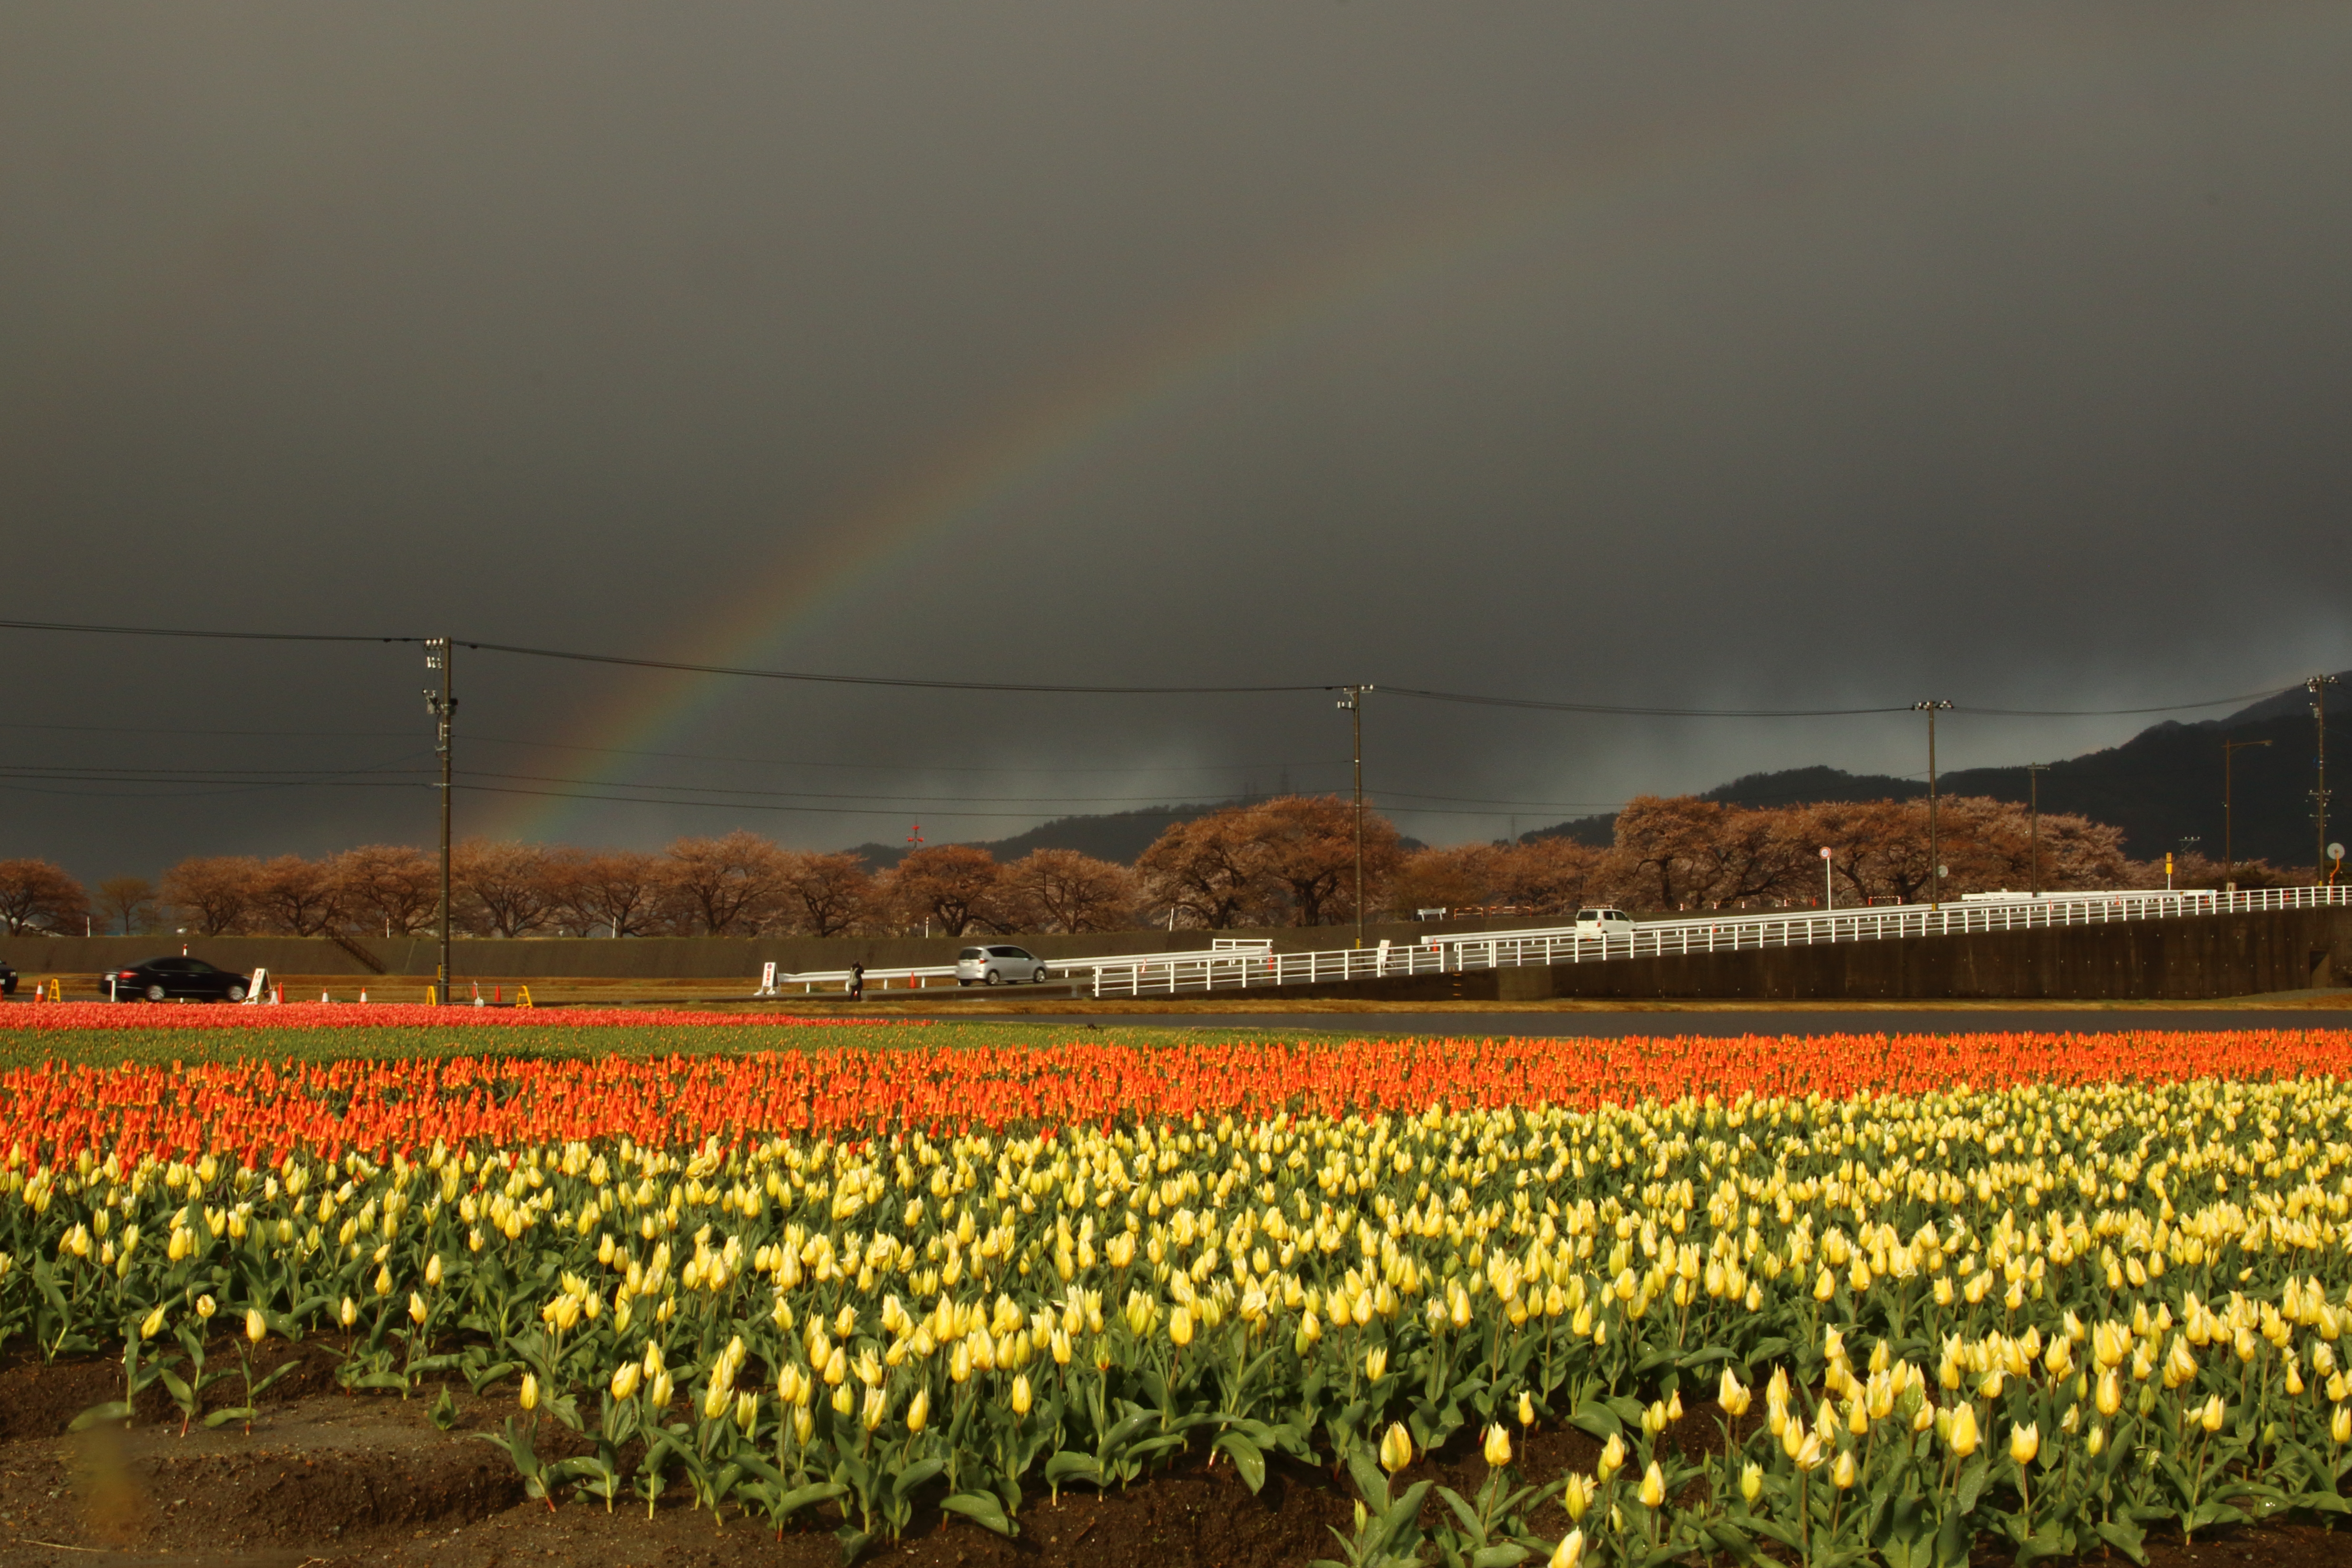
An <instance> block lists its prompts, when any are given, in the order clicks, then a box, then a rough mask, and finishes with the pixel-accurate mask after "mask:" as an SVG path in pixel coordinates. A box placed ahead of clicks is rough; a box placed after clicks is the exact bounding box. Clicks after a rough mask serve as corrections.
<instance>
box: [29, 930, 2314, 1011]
mask: <svg viewBox="0 0 2352 1568" xmlns="http://www.w3.org/2000/svg"><path fill="white" fill-rule="evenodd" d="M1530 923H1534V922H1528V921H1497V922H1496V923H1495V925H1494V927H1493V929H1496V930H1508V929H1512V928H1513V927H1519V928H1524V927H1525V926H1526V925H1528V924H1530ZM1477 929H1481V928H1480V927H1478V926H1476V925H1475V924H1473V923H1471V922H1467V921H1464V922H1454V923H1451V924H1448V925H1446V926H1444V927H1422V926H1414V925H1402V924H1396V925H1379V926H1371V927H1368V928H1366V931H1365V940H1366V941H1367V942H1378V941H1380V940H1381V939H1382V938H1384V937H1385V938H1387V939H1388V940H1390V941H1391V942H1401V943H1409V942H1414V941H1416V940H1417V939H1418V938H1419V936H1420V935H1421V934H1422V932H1423V931H1428V930H1444V931H1472V930H1477ZM1223 934H1227V935H1234V936H1264V937H1266V938H1268V939H1270V940H1272V941H1273V942H1274V943H1275V945H1276V947H1277V948H1280V949H1282V950H1284V951H1288V952H1297V951H1301V950H1305V949H1307V948H1318V947H1331V946H1335V945H1338V944H1339V943H1340V942H1344V941H1346V940H1347V939H1348V936H1349V934H1350V933H1349V931H1348V930H1347V929H1346V928H1342V927H1335V926H1322V927H1317V928H1312V929H1308V930H1304V931H1302V930H1298V929H1296V928H1286V929H1282V930H1277V931H1234V932H1227V933H1223ZM181 940H182V939H180V938H179V937H177V936H171V937H163V938H157V937H5V938H0V956H5V957H6V958H7V959H8V960H9V961H10V962H11V963H14V964H16V967H17V968H18V969H20V970H23V971H25V972H26V973H38V974H47V973H66V974H77V973H79V974H89V973H100V972H102V971H104V970H106V969H109V968H114V967H118V966H121V965H123V964H127V963H138V962H140V961H142V960H143V959H148V958H154V957H158V956H161V955H162V954H164V953H168V952H178V951H179V949H180V944H181ZM982 940H987V939H982V938H955V937H931V938H923V937H899V938H887V937H876V938H865V937H857V938H826V939H818V938H808V937H778V938H734V937H631V938H626V939H624V940H621V941H617V942H615V941H613V940H611V939H609V938H605V939H588V938H546V939H541V938H526V939H520V940H514V941H507V940H501V939H497V938H466V939H463V940H461V941H459V942H457V946H456V951H455V954H454V963H455V967H456V970H457V974H458V976H459V977H460V978H464V977H467V976H478V977H480V978H483V979H489V978H491V977H494V976H495V977H498V978H501V979H517V980H539V979H550V980H552V979H560V978H589V977H594V978H603V979H621V980H714V981H716V980H725V981H741V982H748V981H750V980H751V979H753V978H755V977H756V976H757V975H758V974H759V973H760V966H761V964H762V963H768V962H770V961H773V962H774V963H776V964H777V965H778V967H779V968H781V969H782V970H785V971H787V972H790V971H794V970H824V969H839V968H843V967H845V966H846V965H848V964H849V963H851V962H853V961H856V962H860V963H865V964H866V965H867V966H868V967H869V968H884V967H896V966H899V965H906V964H930V963H949V962H950V961H951V960H952V959H953V958H954V957H955V953H956V950H957V949H958V948H960V947H962V946H964V945H966V943H968V942H975V941H982ZM1011 940H1014V941H1017V942H1020V943H1021V944H1022V945H1023V946H1024V947H1027V948H1028V949H1030V951H1032V952H1036V953H1039V954H1041V955H1043V956H1045V957H1047V958H1078V957H1087V956H1091V955H1094V954H1098V953H1111V952H1168V951H1171V950H1194V949H1198V948H1201V947H1202V946H1205V945H1206V944H1207V942H1208V937H1207V935H1206V933H1203V932H1201V931H1175V932H1172V933H1171V932H1170V931H1118V932H1112V933H1108V934H1100V933H1094V934H1087V935H1084V936H1024V937H1019V938H1014V939H1011ZM186 941H187V947H188V951H189V952H192V953H194V955H195V956H196V957H198V958H203V959H205V960H208V961H209V962H211V963H216V964H218V965H220V966H221V967H222V968H224V969H235V970H238V971H250V970H252V969H255V968H257V967H261V966H267V967H268V969H270V970H271V971H272V972H273V973H279V974H301V975H322V976H323V975H349V976H352V977H353V978H356V979H362V980H363V979H364V978H365V977H366V976H368V975H370V974H375V973H383V974H393V975H403V976H411V977H415V976H429V975H430V974H432V973H433V965H434V962H435V957H436V948H435V944H434V943H433V942H431V941H430V940H428V939H424V938H417V939H414V940H410V939H401V938H395V939H394V940H391V941H385V940H383V939H382V938H372V939H365V940H362V941H359V942H356V943H355V944H354V945H356V946H357V947H358V948H360V949H361V950H362V952H365V953H366V954H367V955H368V957H369V959H371V960H372V961H373V965H380V966H381V967H373V966H371V965H370V964H367V963H362V962H361V961H360V959H359V958H358V957H356V956H354V955H353V954H352V953H351V952H346V951H345V950H344V949H342V948H341V947H339V946H338V945H336V944H335V943H333V942H329V941H327V940H325V939H323V938H302V937H191V938H188V939H186ZM2347 978H2352V910H2341V909H2337V910H2269V911H2263V912H2261V913H2246V914H2228V915H2194V916H2189V917H2185V918H2182V919H2179V920H2156V921H2122V922H2118V923H2116V924H2114V925H2095V926H2059V927H2050V928H2043V929H2040V930H2035V931H1975V932H1970V933H1969V934H1967V935H1963V936H1931V937H1912V938H1907V939H1904V940H1899V941H1888V942H1838V943H1824V944H1822V945H1821V946H1816V947H1783V948H1765V949H1760V950H1751V951H1748V952H1718V953H1688V954H1680V955H1675V956H1670V957H1662V958H1636V959H1621V960H1614V961H1612V962H1609V963H1581V964H1559V965H1555V966H1552V967H1549V968H1544V967H1535V966H1530V967H1527V968H1521V969H1502V970H1486V971H1477V972H1473V973H1468V974H1458V975H1457V974H1442V975H1420V976H1414V977H1411V978H1399V979H1394V980H1369V981H1355V982H1351V983H1349V984H1336V985H1324V986H1317V987H1312V988H1309V987H1305V986H1286V987H1284V988H1283V993H1282V994H1284V995H1286V996H1296V997H1302V998H1303V997H1311V996H1360V997H1366V998H1379V999H1385V1000H1392V1001H1417V1000H1428V1001H1442V1000H1451V999H1454V998H1460V999H1463V1000H1465V1001H1506V1002H1536V1001H1545V1000H1549V999H1551V998H1555V997H1592V998H1598V999H1612V998H1613V999H1619V1000H1625V1001H1633V1000H1640V999H1644V998H1653V999H1654V998H1659V997H1692V998H1721V999H1726V1000H1739V999H1748V1000H1775V999H1777V1000H1787V1001H1828V1000H1832V999H1839V998H1848V999H1853V1000H1874V999H1876V1000H1897V999H1912V1000H1935V999H1938V998H1986V999H2005V998H2018V999H2026V998H2042V999H2047V1000H2053V1001H2055V1000H2070V1001H2089V1000H2111V1001H2124V1000H2130V999H2135V998H2141V999H2158V998H2166V999H2175V1000H2195V999H2198V998H2201V997H2214V996H2243V995H2249V994H2253V993H2256V992H2263V991H2291V990H2298V989H2301V988H2303V987H2305V986H2315V985H2333V984H2339V983H2341V982H2342V981H2344V980H2345V979H2347Z"/></svg>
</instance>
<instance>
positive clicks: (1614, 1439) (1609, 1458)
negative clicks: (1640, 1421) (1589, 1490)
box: [1595, 1432, 1625, 1481]
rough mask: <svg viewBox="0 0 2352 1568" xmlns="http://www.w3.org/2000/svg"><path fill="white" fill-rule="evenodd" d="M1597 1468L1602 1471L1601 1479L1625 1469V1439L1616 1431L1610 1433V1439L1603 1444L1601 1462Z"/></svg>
mask: <svg viewBox="0 0 2352 1568" xmlns="http://www.w3.org/2000/svg"><path fill="white" fill-rule="evenodd" d="M1595 1468H1597V1469H1598V1470H1599V1471H1600V1474H1601V1479H1602V1480H1604V1481H1605V1480H1607V1479H1609V1478H1610V1477H1612V1476H1613V1475H1615V1474H1616V1473H1617V1472H1618V1471H1620V1470H1622V1469H1623V1468H1625V1439H1624V1438H1623V1437H1622V1436H1619V1435H1618V1434H1616V1433H1614V1432H1612V1433H1610V1434H1609V1441H1607V1442H1606V1443H1603V1444H1602V1445H1601V1462H1600V1464H1599V1465H1598V1466H1597V1467H1595Z"/></svg>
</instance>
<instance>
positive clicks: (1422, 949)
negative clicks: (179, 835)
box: [760, 885, 2352, 996]
mask: <svg viewBox="0 0 2352 1568" xmlns="http://www.w3.org/2000/svg"><path fill="white" fill-rule="evenodd" d="M2346 904H2352V885H2347V886H2345V887H2328V888H2320V887H2314V888H2258V889H2241V890H2237V891H2231V892H2216V891H2207V890H2199V891H2183V892H2171V893H2168V892H2139V891H2105V892H2087V893H2042V894H2027V893H2019V894H2016V895H2014V896H2013V897H2001V896H1999V895H1990V896H1989V895H1981V894H1979V895H1973V896H1970V897H1969V898H1967V899H1965V900H1959V901H1956V902H1952V903H1948V904H1944V905H1942V906H1940V907H1938V906H1936V905H1930V904H1899V905H1893V906H1883V907H1879V908H1864V909H1852V910H1776V911H1773V912H1770V913H1767V914H1728V913H1720V912H1718V913H1714V914H1705V915H1696V916H1691V917H1688V918H1685V919H1677V920H1660V921H1643V922H1642V923H1641V924H1638V925H1636V926H1634V927H1633V930H1632V931H1631V932H1630V933H1625V934H1620V935H1606V936H1604V935H1600V934H1597V933H1588V934H1579V933H1578V931H1577V930H1576V928H1575V927H1573V926H1559V927H1551V928H1547V929H1543V930H1537V931H1488V932H1481V933H1478V934H1476V935H1462V936H1445V935H1438V936H1431V937H1427V938H1425V939H1423V941H1420V942H1412V943H1404V942H1381V943H1380V944H1379V945H1378V946H1375V947H1340V948H1325V949H1321V950H1318V951H1314V952H1275V951H1274V950H1273V948H1272V946H1271V944H1270V943H1268V942H1264V941H1242V940H1238V939H1219V940H1218V941H1216V942H1215V943H1214V945H1213V946H1212V947H1210V948H1208V949H1205V950H1200V951H1195V952H1150V953H1124V954H1117V955H1112V956H1108V957H1097V958H1061V959H1054V958H1048V959H1041V960H1039V962H1040V963H1044V964H1045V967H1046V968H1047V969H1049V970H1052V971H1055V972H1057V973H1061V974H1064V975H1066V976H1067V977H1068V978H1070V979H1072V980H1076V981H1077V982H1079V983H1080V984H1086V983H1087V981H1088V980H1091V982H1092V990H1093V994H1095V995H1097V996H1147V995H1160V996H1164V995H1173V994H1178V993H1181V992H1186V991H1225V990H1243V989H1251V988H1256V987H1262V986H1278V985H1312V984H1326V983H1329V982H1333V981H1341V980H1377V979H1385V978H1388V977H1390V976H1401V975H1409V974H1458V973H1465V972H1467V971H1470V970H1476V969H1512V968H1517V967H1520V966H1523V965H1529V964H1555V963H1607V962H1610V961H1612V960H1617V959H1627V958H1652V957H1657V956H1661V955H1665V954H1678V953H1688V952H1741V951H1744V950H1747V949H1750V948H1765V947H1808V946H1811V945H1814V944H1816V943H1821V942H1885V941H1889V940H1892V939H1894V938H1897V937H1909V936H1947V935H1958V934H1960V933H1962V932H1965V931H2020V930H2027V929H2031V928H2032V927H2036V926H2075V925H2105V924H2108V923H2110V922H2113V921H2147V920H2168V919H2172V918H2176V917H2179V916H2182V915H2205V914H2224V913H2237V912H2240V911H2245V910H2297V909H2314V908H2318V907H2321V906H2325V905H2346ZM768 968H769V973H767V974H766V975H765V976H763V977H762V984H761V993H760V994H762V995H779V994H783V991H784V987H786V986H793V987H797V988H799V989H802V990H803V991H814V990H816V989H817V988H819V987H823V988H824V989H826V990H838V989H840V988H841V987H842V986H844V985H845V984H847V982H848V979H849V972H848V971H847V970H845V969H844V970H826V971H821V972H816V973H804V974H777V973H774V968H775V966H774V965H772V964H771V965H769V966H768ZM954 976H955V966H954V965H953V964H938V965H931V966H929V967H922V968H908V969H869V970H867V971H866V982H867V984H872V985H875V986H877V988H887V983H888V982H889V981H893V980H896V981H898V982H899V983H900V984H901V985H906V986H914V985H928V984H938V983H940V981H941V980H943V979H945V980H951V979H953V978H954Z"/></svg>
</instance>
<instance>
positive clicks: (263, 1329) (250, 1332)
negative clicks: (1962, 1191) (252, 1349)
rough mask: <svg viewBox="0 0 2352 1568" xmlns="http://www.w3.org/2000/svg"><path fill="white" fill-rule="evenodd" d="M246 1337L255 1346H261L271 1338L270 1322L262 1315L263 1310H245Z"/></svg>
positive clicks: (253, 1308) (254, 1308)
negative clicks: (261, 1343)
mask: <svg viewBox="0 0 2352 1568" xmlns="http://www.w3.org/2000/svg"><path fill="white" fill-rule="evenodd" d="M245 1337H246V1338H247V1339H248V1340H251V1341H252V1342H254V1343H255V1344H259V1343H260V1342H262V1341H264V1340H266V1339H268V1337H269V1321H268V1319H266V1318H264V1317H263V1316H262V1315H261V1309H259V1308H258V1307H247V1309H246V1310H245Z"/></svg>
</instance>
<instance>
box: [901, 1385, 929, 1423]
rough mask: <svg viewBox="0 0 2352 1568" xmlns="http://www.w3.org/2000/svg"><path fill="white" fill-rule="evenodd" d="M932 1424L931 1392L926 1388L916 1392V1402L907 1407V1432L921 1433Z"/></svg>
mask: <svg viewBox="0 0 2352 1568" xmlns="http://www.w3.org/2000/svg"><path fill="white" fill-rule="evenodd" d="M930 1424H931V1391H930V1389H929V1387H928V1386H926V1387H923V1388H919V1389H917V1390H915V1402H914V1403H913V1404H911V1405H908V1406H907V1430H908V1431H909V1432H919V1431H921V1430H922V1429H923V1428H924V1427H926V1426H929V1425H930Z"/></svg>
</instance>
